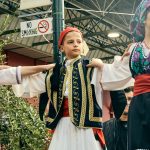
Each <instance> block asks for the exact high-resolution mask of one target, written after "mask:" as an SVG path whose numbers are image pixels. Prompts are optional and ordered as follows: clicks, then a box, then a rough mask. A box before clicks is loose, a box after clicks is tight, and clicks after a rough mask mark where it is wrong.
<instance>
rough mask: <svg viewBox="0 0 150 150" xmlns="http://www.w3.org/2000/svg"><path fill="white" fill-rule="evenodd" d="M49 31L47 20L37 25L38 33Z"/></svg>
mask: <svg viewBox="0 0 150 150" xmlns="http://www.w3.org/2000/svg"><path fill="white" fill-rule="evenodd" d="M48 30H49V22H48V21H47V20H41V21H40V22H39V24H38V31H39V32H40V33H46V32H47V31H48Z"/></svg>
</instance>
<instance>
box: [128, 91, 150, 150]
mask: <svg viewBox="0 0 150 150" xmlns="http://www.w3.org/2000/svg"><path fill="white" fill-rule="evenodd" d="M137 149H142V150H150V93H144V94H140V95H138V96H135V97H133V99H132V102H131V104H130V108H129V119H128V150H137Z"/></svg>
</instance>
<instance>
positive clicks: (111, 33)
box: [107, 31, 120, 38]
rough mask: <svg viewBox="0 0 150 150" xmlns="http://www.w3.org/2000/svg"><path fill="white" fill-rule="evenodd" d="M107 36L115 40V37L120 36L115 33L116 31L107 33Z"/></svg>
mask: <svg viewBox="0 0 150 150" xmlns="http://www.w3.org/2000/svg"><path fill="white" fill-rule="evenodd" d="M107 36H108V37H110V38H117V37H119V36H120V33H119V32H117V31H111V32H109V33H108V35H107Z"/></svg>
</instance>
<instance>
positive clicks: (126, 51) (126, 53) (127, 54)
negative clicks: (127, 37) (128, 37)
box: [121, 43, 133, 60]
mask: <svg viewBox="0 0 150 150" xmlns="http://www.w3.org/2000/svg"><path fill="white" fill-rule="evenodd" d="M132 44H133V43H131V44H129V45H128V47H127V48H126V50H125V51H124V53H123V55H122V57H121V60H123V59H124V57H127V56H129V55H130V52H129V49H130V47H131V45H132Z"/></svg>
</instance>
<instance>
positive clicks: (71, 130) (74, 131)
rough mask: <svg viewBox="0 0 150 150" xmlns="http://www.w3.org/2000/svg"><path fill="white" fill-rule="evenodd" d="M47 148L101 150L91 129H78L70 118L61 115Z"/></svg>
mask: <svg viewBox="0 0 150 150" xmlns="http://www.w3.org/2000/svg"><path fill="white" fill-rule="evenodd" d="M48 150H102V148H101V145H100V143H99V142H98V141H96V139H95V137H94V133H93V130H92V129H79V128H77V127H76V126H75V125H73V123H72V122H71V120H70V117H63V118H62V119H61V120H60V121H59V123H58V125H57V127H56V129H55V132H54V135H53V137H52V141H51V144H50V146H49V149H48Z"/></svg>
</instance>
